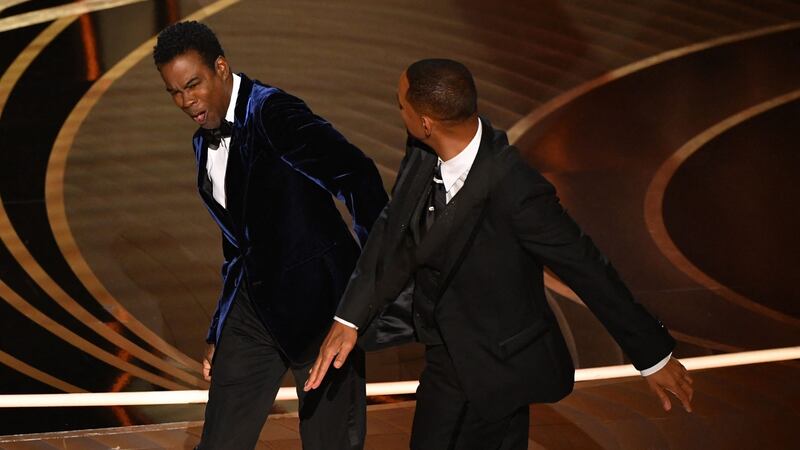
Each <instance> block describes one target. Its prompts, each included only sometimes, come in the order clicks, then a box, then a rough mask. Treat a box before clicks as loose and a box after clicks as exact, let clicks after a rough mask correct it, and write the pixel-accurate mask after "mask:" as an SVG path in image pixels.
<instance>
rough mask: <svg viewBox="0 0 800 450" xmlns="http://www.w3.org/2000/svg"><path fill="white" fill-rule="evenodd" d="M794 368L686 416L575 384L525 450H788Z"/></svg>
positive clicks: (0, 445) (142, 432)
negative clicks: (527, 449) (571, 391)
mask: <svg viewBox="0 0 800 450" xmlns="http://www.w3.org/2000/svg"><path fill="white" fill-rule="evenodd" d="M798 374H800V364H797V363H794V362H793V363H782V364H775V363H773V364H759V365H751V366H741V367H734V368H724V369H712V370H705V371H697V372H694V373H693V375H692V376H693V377H694V379H695V384H694V386H695V389H696V392H697V395H696V396H695V399H694V406H693V409H694V410H693V412H692V413H687V412H685V411H683V410H682V409H681V408H676V409H675V410H674V411H672V412H670V413H666V412H664V411H663V410H662V409H661V407H660V405H659V404H658V402H656V400H655V398H654V397H653V396H652V395H651V394H650V392H649V391H648V388H647V386H646V384H645V383H644V382H643V381H642V380H641V379H636V378H628V379H620V380H617V381H606V382H587V383H579V384H578V385H577V386H576V389H575V391H574V392H573V393H572V394H571V395H570V396H569V397H567V398H566V399H565V400H562V401H561V402H559V403H557V404H553V405H534V406H532V407H531V421H530V439H529V445H528V448H529V449H531V450H533V449H536V450H544V449H547V450H574V449H581V450H595V449H596V450H642V449H652V450H661V449H681V450H695V449H696V450H708V449H731V450H733V449H735V450H750V449H752V450H756V449H759V450H760V449H789V448H793V447H794V446H795V445H796V443H797V437H796V434H795V428H796V425H797V423H798V421H799V420H800V384H798V383H797V379H798V378H797V377H798ZM413 415H414V402H413V401H407V402H399V403H393V404H385V405H372V406H370V407H368V413H367V441H366V442H367V445H366V448H367V449H369V450H402V449H407V448H408V441H409V434H410V432H411V423H412V417H413ZM298 425H299V424H298V419H297V417H296V414H291V413H290V414H283V415H280V414H279V415H275V416H272V417H270V418H269V420H268V421H267V424H266V426H265V427H264V429H263V431H262V433H261V438H260V441H259V444H258V446H257V447H256V448H257V449H275V450H278V449H280V450H289V449H297V450H299V449H301V448H302V447H301V443H300V436H299V431H298ZM201 431H202V422H181V423H167V424H160V425H144V426H136V427H122V428H112V429H98V430H87V431H68V432H63V433H50V434H42V435H27V436H5V437H0V449H4V450H46V449H47V450H49V449H61V450H73V449H74V450H91V449H98V450H99V449H119V450H127V449H130V450H133V449H136V450H145V449H147V450H150V449H191V448H193V446H194V445H196V444H197V442H198V440H199V437H200V433H201Z"/></svg>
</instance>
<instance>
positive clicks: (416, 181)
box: [387, 138, 438, 238]
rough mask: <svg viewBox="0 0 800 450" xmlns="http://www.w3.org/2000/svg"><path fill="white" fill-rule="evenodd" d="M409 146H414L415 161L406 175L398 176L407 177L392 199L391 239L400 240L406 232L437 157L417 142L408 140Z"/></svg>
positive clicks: (389, 226)
mask: <svg viewBox="0 0 800 450" xmlns="http://www.w3.org/2000/svg"><path fill="white" fill-rule="evenodd" d="M407 145H409V146H416V147H417V148H416V150H415V154H414V155H415V159H414V161H413V162H411V163H410V164H409V165H408V168H407V169H406V171H407V175H406V174H398V176H404V177H407V178H408V179H407V180H403V181H402V182H403V184H402V186H399V187H398V189H397V191H396V192H395V195H394V197H393V198H392V209H393V211H392V214H391V216H390V217H389V224H388V227H387V228H388V229H389V232H390V236H392V237H393V238H395V237H397V238H402V236H403V234H404V233H405V232H406V231H407V230H408V227H409V226H411V225H409V222H410V221H411V217H412V215H414V212H415V209H416V207H417V205H418V204H419V198H420V196H421V195H422V193H423V192H425V188H426V187H427V186H428V185H429V184H430V179H431V176H432V175H433V168H434V166H435V165H436V161H437V160H438V157H437V156H436V154H435V153H433V151H432V150H428V149H425V148H423V147H421V146H420V145H418V143H417V141H415V140H413V139H411V138H409V143H408V144H407Z"/></svg>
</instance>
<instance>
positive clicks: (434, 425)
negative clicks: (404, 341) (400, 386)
mask: <svg viewBox="0 0 800 450" xmlns="http://www.w3.org/2000/svg"><path fill="white" fill-rule="evenodd" d="M529 417H530V410H529V408H528V405H525V406H523V407H521V408H519V409H518V410H516V411H513V412H512V413H511V414H509V415H508V416H507V417H504V418H503V419H500V420H498V421H496V422H489V421H487V420H485V419H483V418H482V417H481V415H480V411H477V410H476V409H475V408H474V407H472V405H470V403H469V401H468V400H467V397H466V396H465V395H464V391H463V390H462V389H461V385H460V384H459V381H458V377H457V376H456V371H455V368H454V367H453V361H452V360H451V359H450V354H449V353H448V352H447V347H446V346H445V345H442V344H439V345H429V346H427V347H426V348H425V369H423V371H422V376H421V377H420V380H419V388H417V409H416V412H415V414H414V425H413V427H412V429H411V448H412V449H413V450H450V449H453V450H473V449H474V450H526V449H527V448H528V428H529Z"/></svg>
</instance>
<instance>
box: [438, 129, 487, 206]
mask: <svg viewBox="0 0 800 450" xmlns="http://www.w3.org/2000/svg"><path fill="white" fill-rule="evenodd" d="M482 132H483V126H482V125H481V121H480V119H478V131H476V132H475V136H473V137H472V140H471V141H469V144H467V146H466V147H464V150H461V151H460V152H459V153H458V154H457V155H456V156H454V157H452V158H450V159H448V160H447V161H442V159H441V158H439V161H440V162H441V164H442V166H441V170H442V181H444V189H445V191H450V189H451V188H452V187H453V184H455V182H456V181H457V180H458V178H459V177H461V175H463V174H464V173H465V172H468V171H469V169H471V168H472V163H473V162H475V157H476V156H477V155H478V148H480V146H481V134H482Z"/></svg>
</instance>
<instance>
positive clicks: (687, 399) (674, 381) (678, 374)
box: [648, 359, 694, 412]
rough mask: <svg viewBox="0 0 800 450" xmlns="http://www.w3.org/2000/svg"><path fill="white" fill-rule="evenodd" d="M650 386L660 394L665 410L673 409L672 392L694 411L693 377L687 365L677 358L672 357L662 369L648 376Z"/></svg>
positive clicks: (686, 408)
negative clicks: (670, 397) (668, 393)
mask: <svg viewBox="0 0 800 450" xmlns="http://www.w3.org/2000/svg"><path fill="white" fill-rule="evenodd" d="M648 383H649V384H650V388H651V389H652V390H653V391H654V392H655V393H656V395H658V397H659V399H660V400H661V404H662V406H663V407H664V411H669V410H670V409H672V404H671V402H670V399H669V395H667V393H666V392H671V393H672V395H674V396H675V397H676V398H677V399H678V400H679V401H680V402H681V405H683V408H684V409H685V410H686V411H688V412H692V397H693V396H694V389H693V388H692V383H694V380H692V377H691V376H689V372H688V371H687V370H686V368H685V367H683V365H682V364H681V363H680V362H679V361H678V360H676V359H672V360H671V361H670V362H669V363H668V364H667V365H666V366H665V367H664V368H663V369H662V370H659V371H658V372H656V373H654V374H652V375H650V376H648Z"/></svg>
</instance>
